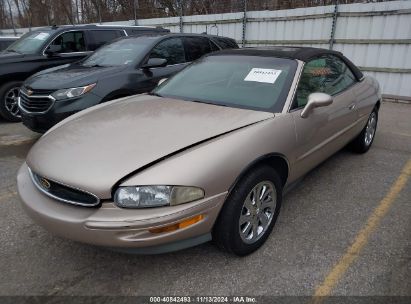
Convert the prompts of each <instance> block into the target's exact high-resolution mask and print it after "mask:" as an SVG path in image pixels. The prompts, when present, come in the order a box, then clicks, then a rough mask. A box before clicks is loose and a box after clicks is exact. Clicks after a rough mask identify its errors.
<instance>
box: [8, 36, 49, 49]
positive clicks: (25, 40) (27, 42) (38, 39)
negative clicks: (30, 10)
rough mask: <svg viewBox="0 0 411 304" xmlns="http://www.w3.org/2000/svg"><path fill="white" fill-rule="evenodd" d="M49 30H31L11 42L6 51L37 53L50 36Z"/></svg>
mask: <svg viewBox="0 0 411 304" xmlns="http://www.w3.org/2000/svg"><path fill="white" fill-rule="evenodd" d="M50 35H51V32H49V31H36V32H30V33H27V34H25V35H23V36H21V38H20V39H18V40H16V41H15V42H14V43H13V44H11V45H10V46H9V47H8V48H7V49H6V52H15V53H20V54H36V53H38V52H39V51H40V50H41V49H42V47H43V46H44V42H45V41H46V40H47V39H48V38H49V37H50Z"/></svg>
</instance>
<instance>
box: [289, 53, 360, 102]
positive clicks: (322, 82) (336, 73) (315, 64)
mask: <svg viewBox="0 0 411 304" xmlns="http://www.w3.org/2000/svg"><path fill="white" fill-rule="evenodd" d="M355 82H356V80H355V76H354V74H353V73H352V72H351V70H350V69H349V67H348V66H347V65H346V64H345V63H344V62H343V61H342V60H341V59H340V58H338V57H336V56H333V55H327V56H323V57H320V58H316V59H313V60H311V61H309V62H307V63H306V64H305V66H304V69H303V72H302V74H301V78H300V82H299V84H298V88H297V92H296V99H295V102H294V106H293V108H299V107H303V106H305V105H306V104H307V101H308V95H310V94H311V93H314V92H323V93H327V94H330V95H335V94H338V93H340V92H342V91H344V90H345V89H347V88H348V87H350V86H351V85H352V84H353V83H355Z"/></svg>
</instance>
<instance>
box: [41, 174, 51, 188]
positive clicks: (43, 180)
mask: <svg viewBox="0 0 411 304" xmlns="http://www.w3.org/2000/svg"><path fill="white" fill-rule="evenodd" d="M40 184H41V185H42V186H43V188H44V189H47V190H48V189H50V187H51V184H50V182H49V181H48V180H47V179H45V178H44V177H42V178H40Z"/></svg>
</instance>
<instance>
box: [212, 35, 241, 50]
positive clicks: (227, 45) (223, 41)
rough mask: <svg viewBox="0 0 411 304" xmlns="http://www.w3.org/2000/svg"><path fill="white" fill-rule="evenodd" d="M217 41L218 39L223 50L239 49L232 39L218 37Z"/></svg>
mask: <svg viewBox="0 0 411 304" xmlns="http://www.w3.org/2000/svg"><path fill="white" fill-rule="evenodd" d="M215 39H216V41H217V43H218V45H219V46H220V47H221V48H222V49H236V48H238V45H237V44H236V43H235V42H234V41H233V40H231V39H227V38H221V37H217V38H215Z"/></svg>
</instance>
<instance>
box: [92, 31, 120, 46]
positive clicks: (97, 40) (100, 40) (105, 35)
mask: <svg viewBox="0 0 411 304" xmlns="http://www.w3.org/2000/svg"><path fill="white" fill-rule="evenodd" d="M90 33H91V35H92V36H93V44H92V46H91V49H92V50H95V49H97V48H99V47H100V46H102V45H104V44H106V43H107V42H110V41H112V40H114V39H117V38H119V37H121V36H123V35H121V31H117V30H91V31H90Z"/></svg>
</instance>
